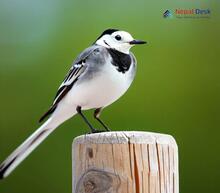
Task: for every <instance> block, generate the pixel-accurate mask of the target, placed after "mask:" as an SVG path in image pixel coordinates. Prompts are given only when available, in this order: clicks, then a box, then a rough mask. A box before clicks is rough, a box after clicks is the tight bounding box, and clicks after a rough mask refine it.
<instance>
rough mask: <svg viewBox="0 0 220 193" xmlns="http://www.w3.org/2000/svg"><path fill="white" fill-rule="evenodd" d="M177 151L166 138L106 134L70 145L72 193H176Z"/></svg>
mask: <svg viewBox="0 0 220 193" xmlns="http://www.w3.org/2000/svg"><path fill="white" fill-rule="evenodd" d="M178 192H179V179H178V149H177V145H176V142H175V140H174V138H173V137H172V136H170V135H165V134H157V133H149V132H106V133H97V134H88V135H83V136H79V137H77V138H75V139H74V142H73V193H178Z"/></svg>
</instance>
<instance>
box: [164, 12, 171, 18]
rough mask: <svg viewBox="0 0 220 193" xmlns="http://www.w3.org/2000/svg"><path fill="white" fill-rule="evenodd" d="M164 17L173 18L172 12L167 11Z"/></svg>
mask: <svg viewBox="0 0 220 193" xmlns="http://www.w3.org/2000/svg"><path fill="white" fill-rule="evenodd" d="M163 17H164V18H169V17H172V13H171V11H169V10H166V11H165V12H164V13H163Z"/></svg>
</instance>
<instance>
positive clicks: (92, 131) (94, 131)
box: [88, 129, 109, 134]
mask: <svg viewBox="0 0 220 193" xmlns="http://www.w3.org/2000/svg"><path fill="white" fill-rule="evenodd" d="M102 132H109V131H106V130H99V129H93V130H91V132H88V134H93V133H102Z"/></svg>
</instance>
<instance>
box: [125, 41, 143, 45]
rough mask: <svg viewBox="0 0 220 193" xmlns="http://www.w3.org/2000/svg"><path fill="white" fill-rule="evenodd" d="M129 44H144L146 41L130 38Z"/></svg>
mask: <svg viewBox="0 0 220 193" xmlns="http://www.w3.org/2000/svg"><path fill="white" fill-rule="evenodd" d="M129 43H130V44H131V45H135V44H146V43H147V42H145V41H142V40H132V41H130V42H129Z"/></svg>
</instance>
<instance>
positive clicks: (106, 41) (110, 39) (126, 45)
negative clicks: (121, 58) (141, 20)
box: [95, 29, 146, 54]
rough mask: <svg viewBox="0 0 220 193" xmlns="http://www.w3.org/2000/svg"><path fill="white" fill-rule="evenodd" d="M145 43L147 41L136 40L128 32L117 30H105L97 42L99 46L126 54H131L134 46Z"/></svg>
mask: <svg viewBox="0 0 220 193" xmlns="http://www.w3.org/2000/svg"><path fill="white" fill-rule="evenodd" d="M145 43H146V42H145V41H142V40H136V39H134V38H133V37H132V36H131V34H129V33H128V32H126V31H120V30H117V29H107V30H105V31H104V32H103V33H102V34H101V35H100V36H99V37H98V39H97V40H96V42H95V44H97V45H100V46H104V47H106V48H112V49H115V50H117V51H119V52H123V53H125V54H128V53H129V50H130V48H131V47H132V46H134V45H138V44H145Z"/></svg>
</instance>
